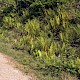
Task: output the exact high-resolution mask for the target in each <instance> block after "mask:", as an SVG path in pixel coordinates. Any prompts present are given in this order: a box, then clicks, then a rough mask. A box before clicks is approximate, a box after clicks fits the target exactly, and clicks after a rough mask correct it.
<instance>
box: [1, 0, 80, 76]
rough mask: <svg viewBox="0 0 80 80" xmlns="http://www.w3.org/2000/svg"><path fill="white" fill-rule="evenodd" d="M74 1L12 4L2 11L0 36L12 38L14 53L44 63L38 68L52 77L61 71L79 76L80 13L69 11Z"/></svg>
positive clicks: (30, 0) (28, 0) (27, 0)
mask: <svg viewBox="0 0 80 80" xmlns="http://www.w3.org/2000/svg"><path fill="white" fill-rule="evenodd" d="M9 1H10V0H9ZM75 1H76V0H22V1H18V0H15V3H14V5H13V6H12V7H11V6H10V5H9V6H8V7H4V6H3V8H1V9H2V11H1V13H0V14H1V17H2V20H1V22H0V23H1V26H0V27H1V28H0V30H1V31H2V33H0V36H4V37H7V38H8V39H11V38H12V39H13V48H14V49H16V50H23V51H27V52H28V53H29V54H30V55H32V56H33V57H34V58H35V59H36V60H39V61H40V62H43V64H44V66H40V64H39V67H40V68H41V69H42V70H45V71H46V73H48V74H49V73H50V74H51V76H54V75H60V72H62V71H65V72H70V73H71V74H74V75H75V74H76V75H80V64H79V63H80V55H79V54H80V23H79V21H80V16H79V14H80V12H79V11H78V10H76V11H75V9H74V8H73V7H72V3H73V2H75ZM8 3H10V2H8ZM70 4H71V5H70ZM5 6H6V5H5ZM11 9H12V10H11ZM5 31H6V33H4V32H5ZM10 31H13V33H15V35H11V34H9V32H10ZM8 34H9V35H8ZM5 35H6V36H5ZM10 36H11V37H10ZM12 39H11V40H12ZM26 55H27V54H26Z"/></svg>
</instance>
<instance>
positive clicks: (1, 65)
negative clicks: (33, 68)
mask: <svg viewBox="0 0 80 80" xmlns="http://www.w3.org/2000/svg"><path fill="white" fill-rule="evenodd" d="M0 80H34V79H32V77H31V76H30V75H25V74H23V73H22V72H21V71H19V70H18V69H16V68H15V67H14V66H13V65H11V64H10V63H9V60H8V59H7V57H6V56H5V55H3V54H2V53H0Z"/></svg>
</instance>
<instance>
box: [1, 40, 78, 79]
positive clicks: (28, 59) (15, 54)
mask: <svg viewBox="0 0 80 80" xmlns="http://www.w3.org/2000/svg"><path fill="white" fill-rule="evenodd" d="M12 45H13V44H12V43H8V42H6V41H4V40H1V39H0V52H1V53H4V54H5V55H8V56H10V57H11V58H13V59H14V60H15V61H17V62H18V63H19V64H21V65H22V67H20V66H18V68H19V69H20V70H22V71H23V72H25V73H26V74H28V73H30V74H32V73H33V74H35V76H37V78H38V79H37V80H77V77H76V76H73V75H71V74H69V73H67V72H62V73H61V74H60V76H58V77H57V76H53V77H52V76H51V75H49V74H46V72H45V71H44V70H41V69H40V68H39V67H38V66H44V65H43V64H41V62H39V61H38V60H35V59H34V58H33V57H32V56H31V55H28V54H27V53H26V51H20V50H18V51H17V50H14V49H12Z"/></svg>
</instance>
